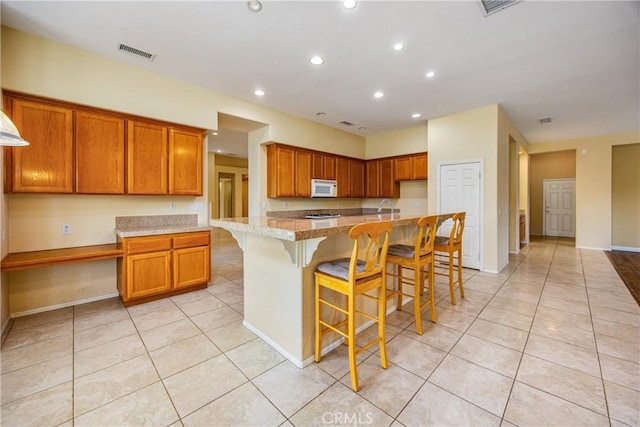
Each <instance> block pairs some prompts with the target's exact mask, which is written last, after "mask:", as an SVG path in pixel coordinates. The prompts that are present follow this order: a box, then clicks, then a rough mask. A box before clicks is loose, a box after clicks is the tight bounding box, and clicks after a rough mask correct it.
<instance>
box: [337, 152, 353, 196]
mask: <svg viewBox="0 0 640 427" xmlns="http://www.w3.org/2000/svg"><path fill="white" fill-rule="evenodd" d="M336 179H337V181H338V197H351V160H349V159H344V158H342V157H340V158H338V159H336Z"/></svg>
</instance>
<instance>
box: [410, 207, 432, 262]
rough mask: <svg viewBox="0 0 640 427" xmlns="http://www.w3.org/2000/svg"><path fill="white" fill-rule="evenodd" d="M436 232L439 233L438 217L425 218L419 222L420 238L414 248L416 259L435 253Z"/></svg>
mask: <svg viewBox="0 0 640 427" xmlns="http://www.w3.org/2000/svg"><path fill="white" fill-rule="evenodd" d="M436 231H438V215H429V216H423V217H422V218H420V219H419V220H418V237H417V238H416V242H415V247H414V254H415V257H416V259H418V258H420V257H423V256H425V255H429V254H430V253H432V252H433V244H434V242H435V241H436Z"/></svg>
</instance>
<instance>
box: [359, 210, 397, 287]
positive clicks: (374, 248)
mask: <svg viewBox="0 0 640 427" xmlns="http://www.w3.org/2000/svg"><path fill="white" fill-rule="evenodd" d="M392 229H393V226H392V225H391V222H390V221H381V222H367V223H363V224H358V225H354V226H353V227H352V228H351V230H350V231H349V237H350V238H351V239H353V241H354V243H353V252H352V253H351V262H350V263H349V280H350V281H351V279H353V280H354V281H355V280H359V279H362V278H365V277H368V276H372V275H374V274H381V273H382V270H383V268H384V267H385V265H386V262H387V250H388V249H389V235H390V234H391V230H392ZM361 237H362V239H361ZM360 240H362V243H363V244H362V248H363V249H364V251H363V252H364V259H363V260H361V261H364V270H362V269H357V268H356V267H357V266H358V255H359V254H360V252H361V251H360V249H361V245H360ZM358 270H361V271H358Z"/></svg>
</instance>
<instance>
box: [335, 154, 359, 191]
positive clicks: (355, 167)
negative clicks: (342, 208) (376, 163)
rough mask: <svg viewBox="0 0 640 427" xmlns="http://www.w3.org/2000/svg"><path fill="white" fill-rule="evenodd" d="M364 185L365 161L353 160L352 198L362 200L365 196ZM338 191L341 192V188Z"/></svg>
mask: <svg viewBox="0 0 640 427" xmlns="http://www.w3.org/2000/svg"><path fill="white" fill-rule="evenodd" d="M364 183H365V175H364V161H363V160H351V197H360V198H362V197H364V196H365V192H364V190H365V187H364ZM338 190H340V187H338Z"/></svg>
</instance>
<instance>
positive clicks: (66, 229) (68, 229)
mask: <svg viewBox="0 0 640 427" xmlns="http://www.w3.org/2000/svg"><path fill="white" fill-rule="evenodd" d="M62 234H71V225H70V224H62Z"/></svg>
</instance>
